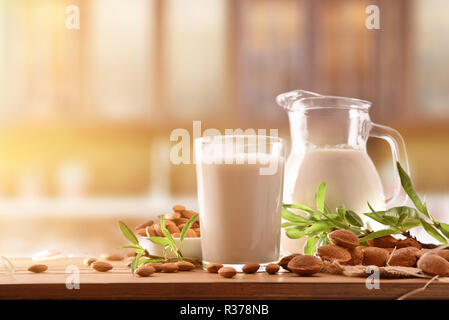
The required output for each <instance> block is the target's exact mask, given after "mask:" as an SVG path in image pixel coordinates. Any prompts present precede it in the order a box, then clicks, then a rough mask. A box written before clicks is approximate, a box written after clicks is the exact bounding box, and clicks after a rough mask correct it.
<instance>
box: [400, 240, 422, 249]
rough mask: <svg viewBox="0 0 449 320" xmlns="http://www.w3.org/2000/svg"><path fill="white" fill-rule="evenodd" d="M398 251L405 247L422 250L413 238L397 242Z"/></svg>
mask: <svg viewBox="0 0 449 320" xmlns="http://www.w3.org/2000/svg"><path fill="white" fill-rule="evenodd" d="M396 247H397V248H398V249H401V248H407V247H415V248H418V249H422V245H421V244H420V243H419V242H418V241H416V240H415V239H413V238H407V239H404V240H399V241H398V244H397V246H396Z"/></svg>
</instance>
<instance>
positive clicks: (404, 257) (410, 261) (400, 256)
mask: <svg viewBox="0 0 449 320" xmlns="http://www.w3.org/2000/svg"><path fill="white" fill-rule="evenodd" d="M412 248H413V249H415V250H418V249H417V248H415V247H406V248H401V249H397V250H396V251H394V252H393V253H392V255H391V257H390V261H389V262H388V264H389V265H390V266H400V267H413V266H414V265H415V263H416V252H415V250H413V249H412Z"/></svg>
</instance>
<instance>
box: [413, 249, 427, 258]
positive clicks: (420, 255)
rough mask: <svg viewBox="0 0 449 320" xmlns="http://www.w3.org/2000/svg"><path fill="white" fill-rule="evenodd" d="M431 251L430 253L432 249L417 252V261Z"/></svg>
mask: <svg viewBox="0 0 449 320" xmlns="http://www.w3.org/2000/svg"><path fill="white" fill-rule="evenodd" d="M429 251H430V249H421V250H417V251H416V252H415V254H416V258H417V259H419V258H421V257H422V256H423V255H424V254H426V253H427V252H429Z"/></svg>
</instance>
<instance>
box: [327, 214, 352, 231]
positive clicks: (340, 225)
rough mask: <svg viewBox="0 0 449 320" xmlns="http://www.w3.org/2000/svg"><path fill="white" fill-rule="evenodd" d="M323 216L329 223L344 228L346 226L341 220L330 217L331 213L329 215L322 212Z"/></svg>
mask: <svg viewBox="0 0 449 320" xmlns="http://www.w3.org/2000/svg"><path fill="white" fill-rule="evenodd" d="M323 216H325V217H326V218H327V220H328V221H330V223H331V224H333V225H334V226H336V227H337V228H341V229H346V228H348V226H347V225H346V224H344V223H342V222H339V221H337V220H336V219H334V218H332V215H329V214H327V213H324V212H323Z"/></svg>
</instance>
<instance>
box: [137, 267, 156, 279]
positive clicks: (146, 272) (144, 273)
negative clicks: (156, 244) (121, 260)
mask: <svg viewBox="0 0 449 320" xmlns="http://www.w3.org/2000/svg"><path fill="white" fill-rule="evenodd" d="M155 272H156V270H155V269H154V268H153V267H152V266H149V265H143V266H140V267H138V268H137V269H136V274H137V275H138V276H140V277H149V276H151V275H152V274H153V273H155Z"/></svg>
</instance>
